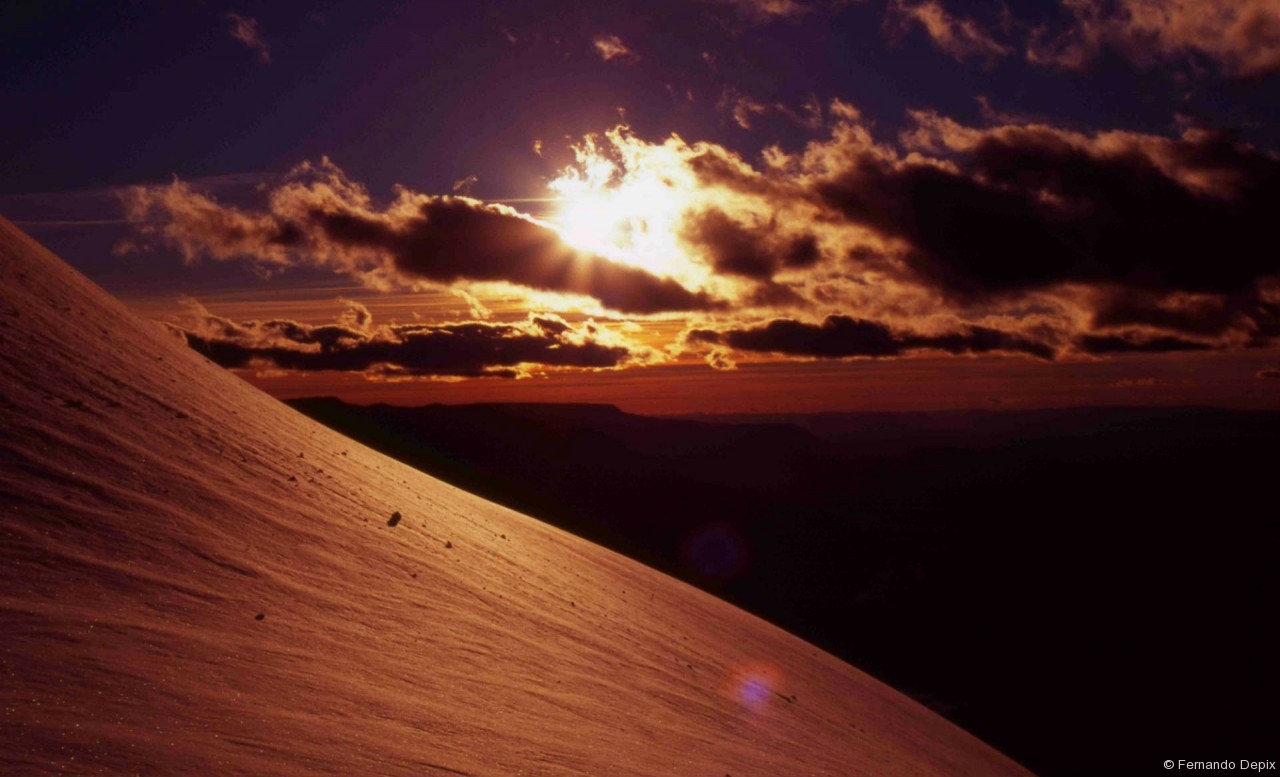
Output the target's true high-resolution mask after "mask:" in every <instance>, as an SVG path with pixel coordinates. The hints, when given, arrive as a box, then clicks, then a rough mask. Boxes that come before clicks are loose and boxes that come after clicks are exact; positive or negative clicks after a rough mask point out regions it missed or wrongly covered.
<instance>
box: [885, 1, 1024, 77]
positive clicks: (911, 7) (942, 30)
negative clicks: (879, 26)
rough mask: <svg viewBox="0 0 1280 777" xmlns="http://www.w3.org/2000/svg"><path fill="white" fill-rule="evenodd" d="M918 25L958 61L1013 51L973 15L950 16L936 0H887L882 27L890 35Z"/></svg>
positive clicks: (988, 60)
mask: <svg viewBox="0 0 1280 777" xmlns="http://www.w3.org/2000/svg"><path fill="white" fill-rule="evenodd" d="M911 27H919V28H920V29H921V30H923V31H924V33H925V34H926V35H928V36H929V39H930V40H931V41H932V42H933V45H934V46H936V47H937V48H938V49H939V50H940V51H942V52H943V53H945V54H948V55H950V56H951V57H952V58H954V59H955V60H956V61H958V62H965V61H967V60H970V59H979V60H982V61H984V62H986V63H988V64H991V63H994V62H995V61H996V60H998V59H1000V58H1001V57H1004V56H1006V55H1008V54H1010V53H1012V52H1013V49H1012V48H1011V47H1009V46H1007V45H1005V44H1003V43H1000V42H999V41H997V40H996V39H995V38H993V37H991V34H990V33H988V32H987V31H986V30H985V29H983V27H982V26H981V25H980V24H978V23H977V22H975V21H974V20H972V19H959V18H957V17H955V16H952V15H951V14H950V13H948V12H947V9H945V8H943V6H942V4H941V3H939V2H937V0H924V1H923V2H914V1H913V0H890V2H889V6H888V10H887V12H886V14H885V19H884V29H885V32H886V33H887V34H888V35H889V36H890V37H891V38H893V39H897V38H901V37H902V36H904V35H905V34H906V33H907V31H908V30H909V29H910V28H911Z"/></svg>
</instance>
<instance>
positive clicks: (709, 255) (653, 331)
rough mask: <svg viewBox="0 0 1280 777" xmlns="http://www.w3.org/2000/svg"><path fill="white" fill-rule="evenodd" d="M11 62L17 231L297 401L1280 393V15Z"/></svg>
mask: <svg viewBox="0 0 1280 777" xmlns="http://www.w3.org/2000/svg"><path fill="white" fill-rule="evenodd" d="M0 70H2V71H3V72H4V73H5V74H6V77H5V78H4V79H3V81H2V82H0V111H3V113H4V115H5V116H6V117H9V118H8V120H7V121H5V122H3V126H0V214H3V215H5V216H6V217H7V218H9V219H11V220H13V221H14V222H15V223H16V224H18V226H20V227H22V228H23V229H25V230H26V231H28V232H29V233H30V234H32V235H33V236H34V237H36V238H37V239H38V240H40V241H41V242H43V243H44V244H45V245H46V246H48V247H49V248H50V249H51V250H53V251H54V252H55V253H57V254H58V255H60V256H61V257H63V258H64V259H66V260H67V261H69V262H70V263H71V264H73V265H74V266H76V267H77V268H79V269H80V270H82V271H83V272H85V273H86V274H87V275H89V276H90V277H91V278H93V279H94V280H95V281H97V282H98V283H100V284H102V285H103V286H104V287H105V288H107V290H109V291H111V292H112V293H114V294H116V295H117V296H119V297H121V298H122V299H123V300H125V301H126V302H127V303H128V304H130V305H131V306H133V307H134V308H135V309H137V310H138V311H139V312H141V313H142V314H143V315H146V316H148V317H150V318H154V319H155V320H157V321H159V322H162V324H163V325H164V326H167V327H168V328H169V329H170V330H171V331H173V332H174V334H175V335H176V336H180V337H184V338H185V339H186V340H187V342H188V343H189V344H190V345H191V346H192V347H194V348H196V349H197V350H199V351H201V352H202V353H204V354H206V355H207V356H208V357H209V358H210V359H212V360H213V361H215V362H217V363H219V364H222V365H224V366H226V367H228V368H231V369H234V370H236V371H237V372H238V373H239V374H241V375H242V376H243V377H245V378H246V379H248V380H250V381H251V382H253V383H255V384H257V385H259V386H261V387H262V388H264V389H266V390H267V391H269V392H271V393H273V394H276V395H278V396H282V397H289V396H306V395H338V396H342V397H344V398H347V399H349V400H352V401H359V402H374V401H387V402H393V403H397V404H409V405H412V404H425V403H428V402H465V401H479V400H484V401H539V402H544V401H574V402H609V403H613V404H617V405H619V406H621V407H623V408H624V409H628V410H632V411H635V412H648V413H684V412H752V411H759V412H779V411H805V412H812V411H820V410H940V409H963V408H991V407H1007V408H1022V407H1057V406H1072V405H1109V404H1132V405H1189V404H1196V405H1218V406H1225V407H1249V408H1267V409H1280V349H1278V347H1277V337H1278V336H1280V252H1277V251H1276V250H1275V247H1274V239H1273V236H1272V235H1273V230H1272V224H1271V222H1272V220H1273V218H1274V214H1275V213H1276V212H1277V210H1278V207H1280V122H1277V121H1276V118H1275V117H1277V116H1280V6H1277V5H1276V4H1275V3H1274V2H1273V0H1235V1H1234V2H1229V1H1227V0H1223V1H1222V2H1191V1H1190V0H1055V2H1013V1H1012V0H1009V1H1006V2H984V1H981V0H976V1H971V2H965V3H960V2H958V1H957V0H926V1H924V2H921V1H920V0H887V1H886V0H861V1H852V0H844V1H840V0H828V1H826V2H822V1H820V0H814V1H813V2H806V1H804V0H683V1H682V2H664V1H663V0H653V1H651V2H646V3H634V2H625V3H605V2H592V3H570V2H501V1H495V2H471V3H448V4H446V3H406V2H401V3H378V2H361V3H345V2H328V3H324V2H319V3H306V4H302V3H286V2H271V3H265V2H263V3H251V2H240V3H222V2H206V3H202V4H187V3H165V2H145V1H143V0H137V1H136V2H129V3H100V4H92V7H84V6H83V4H76V3H68V2H29V1H24V0H18V1H17V2H11V3H6V4H5V5H4V6H3V8H0Z"/></svg>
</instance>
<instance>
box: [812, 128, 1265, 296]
mask: <svg viewBox="0 0 1280 777" xmlns="http://www.w3.org/2000/svg"><path fill="white" fill-rule="evenodd" d="M934 119H935V121H938V120H937V119H936V117H934ZM929 131H931V132H932V133H933V135H934V136H935V137H934V139H933V143H934V145H937V146H941V147H944V148H945V149H946V150H947V152H948V153H947V154H946V155H945V156H946V159H947V163H946V164H939V163H937V162H935V161H934V160H923V161H903V160H901V159H898V158H896V157H888V156H886V155H885V154H883V153H876V152H875V149H871V148H867V149H861V150H860V149H857V148H853V149H850V151H851V153H850V154H849V155H848V159H849V162H848V164H846V165H845V166H844V168H843V169H841V170H839V171H838V172H837V173H836V174H834V175H831V176H829V177H828V178H827V179H826V180H824V181H822V182H821V183H820V184H819V185H818V191H819V193H820V195H821V196H822V197H823V198H824V200H825V201H826V202H827V203H829V204H830V205H831V206H832V207H833V208H835V209H836V210H838V211H839V212H840V213H841V214H842V215H843V216H844V217H845V218H847V219H849V220H850V221H852V222H855V223H857V224H860V225H864V226H866V227H869V228H871V229H873V230H875V231H876V232H878V233H880V234H881V235H883V236H885V237H888V238H893V239H898V240H901V241H903V242H904V243H905V244H906V247H907V248H906V254H905V259H906V262H907V264H908V265H909V266H910V268H911V269H912V270H913V271H914V273H916V274H917V275H918V276H919V277H920V278H921V279H923V280H925V281H926V282H928V283H930V284H932V285H936V286H937V287H939V288H941V289H943V290H944V291H946V292H948V293H949V294H951V295H953V296H956V297H959V298H964V299H974V298H981V297H989V296H991V295H995V294H999V293H1002V292H1020V291H1025V290H1029V289H1036V288H1045V287H1048V286H1052V285H1055V284H1061V283H1064V282H1077V283H1097V282H1111V283H1116V284H1121V285H1125V286H1130V287H1135V288H1143V289H1154V290H1180V291H1198V292H1235V293H1238V292H1240V291H1241V290H1243V289H1245V288H1247V287H1248V286H1249V285H1250V284H1251V283H1253V282H1254V281H1255V280H1256V279H1257V278H1259V277H1260V276H1264V275H1267V274H1270V273H1274V272H1277V271H1280V254H1278V253H1277V252H1276V251H1274V250H1272V248H1271V245H1272V242H1273V240H1272V231H1273V221H1274V212H1275V203H1276V202H1280V161H1278V160H1277V159H1275V158H1274V157H1271V156H1268V155H1265V154H1263V153H1261V152H1258V151H1256V150H1254V149H1252V148H1250V147H1248V146H1243V145H1239V144H1236V143H1234V142H1232V141H1231V140H1230V139H1229V138H1227V137H1225V136H1222V135H1215V134H1209V133H1195V134H1190V135H1187V136H1184V137H1183V138H1181V139H1178V140H1169V139H1164V138H1155V137H1152V136H1140V135H1131V134H1126V133H1110V134H1101V135H1097V136H1094V137H1092V138H1086V137H1082V136H1079V135H1075V134H1072V133H1069V132H1066V131H1059V130H1055V129H1052V128H1048V127H1040V126H1030V127H1002V128H998V129H995V130H987V131H979V130H968V129H964V128H958V127H956V126H954V125H951V124H946V123H943V122H942V121H938V123H937V126H935V127H932V128H929Z"/></svg>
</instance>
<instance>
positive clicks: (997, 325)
mask: <svg viewBox="0 0 1280 777" xmlns="http://www.w3.org/2000/svg"><path fill="white" fill-rule="evenodd" d="M827 114H828V116H829V117H830V122H831V123H830V126H829V128H828V130H829V132H830V135H829V137H828V138H826V139H822V140H815V141H811V142H810V143H808V144H807V145H806V146H804V147H803V149H801V150H799V151H795V152H788V151H784V150H782V149H781V148H778V147H768V148H766V149H765V150H764V151H763V153H762V154H761V156H760V158H759V160H758V161H756V162H754V163H753V162H751V161H748V160H747V159H745V158H744V157H742V156H741V155H739V154H736V153H734V152H732V151H730V150H728V149H726V148H724V147H723V146H719V145H717V144H714V143H705V142H701V143H686V142H685V141H683V140H682V139H680V138H678V137H674V136H673V137H671V138H668V139H667V140H665V141H663V142H662V143H648V142H646V141H643V140H640V139H638V138H636V137H634V136H633V135H631V134H629V133H627V132H625V131H616V132H613V133H608V134H607V136H606V137H607V141H608V143H609V144H611V146H612V147H611V148H608V149H604V150H601V149H598V148H597V149H596V150H598V151H600V152H601V154H603V155H604V156H605V157H607V158H608V159H610V160H614V161H612V162H610V163H609V164H608V165H606V167H607V169H608V170H609V171H610V173H609V176H608V182H607V186H609V187H612V186H615V185H616V186H617V187H620V190H621V191H622V192H623V194H624V197H623V201H636V202H640V201H646V202H647V201H661V202H662V203H663V207H664V211H663V213H664V214H665V215H664V220H663V221H661V222H660V223H661V224H662V226H663V231H664V233H665V232H667V231H668V226H669V233H670V234H672V235H675V236H676V237H677V241H676V248H677V249H678V250H677V253H678V254H679V255H680V256H681V260H680V261H681V262H684V263H686V264H687V265H690V268H689V269H688V270H687V271H686V272H682V273H681V274H680V275H679V276H678V277H681V278H693V279H694V280H689V281H687V282H686V285H687V286H689V288H698V289H704V290H708V292H709V293H713V294H714V296H715V297H716V298H717V299H724V300H729V301H730V307H728V308H726V309H722V310H719V311H715V315H716V317H717V319H718V320H719V321H722V322H723V321H726V320H727V319H729V320H732V322H733V323H735V324H738V325H740V328H741V327H750V326H756V325H762V324H763V323H764V322H767V321H769V320H773V319H787V318H794V317H800V318H805V317H807V316H811V315H813V314H814V312H815V311H821V312H823V313H834V314H840V315H845V314H848V313H849V312H850V311H857V314H856V315H857V318H858V319H861V320H865V321H873V322H878V323H880V324H881V325H883V326H885V327H888V328H889V329H890V330H891V331H892V332H893V333H900V332H913V331H917V330H920V331H928V332H934V331H951V332H956V333H959V334H960V335H965V334H974V333H981V329H976V330H973V331H972V332H970V331H968V330H964V329H962V328H961V327H962V326H971V327H979V328H987V329H992V330H996V331H1001V332H1017V333H1022V334H1020V335H1019V336H1022V337H1024V339H1026V340H1027V341H1028V342H1033V343H1037V344H1043V345H1044V346H1045V347H1046V348H1053V349H1056V350H1057V351H1058V352H1059V353H1071V352H1089V351H1091V350H1092V351H1105V352H1108V353H1120V352H1122V351H1141V350H1143V349H1147V350H1152V349H1160V350H1168V349H1169V348H1171V347H1175V346H1176V347H1180V348H1200V347H1204V348H1209V347H1212V348H1229V347H1243V346H1258V345H1265V344H1267V343H1269V342H1271V341H1272V340H1274V339H1275V338H1276V337H1278V336H1280V255H1277V254H1276V253H1275V252H1274V251H1270V250H1269V249H1268V247H1269V246H1270V245H1272V243H1273V242H1274V240H1273V238H1272V231H1273V227H1272V220H1273V217H1272V215H1271V213H1272V203H1274V202H1277V201H1280V159H1277V157H1276V156H1274V155H1272V154H1269V153H1267V152H1263V151H1260V150H1258V149H1256V148H1254V147H1252V146H1249V145H1247V144H1243V143H1240V142H1237V141H1236V140H1234V139H1233V138H1232V137H1230V136H1229V135H1226V134H1224V133H1219V132H1213V131H1208V130H1204V129H1188V130H1187V131H1185V132H1184V133H1183V134H1181V135H1179V136H1170V137H1166V136H1160V135H1152V134H1144V133H1136V132H1129V131H1099V132H1089V133H1086V132H1080V131H1076V130H1071V129H1064V128H1059V127H1054V126H1051V125H1048V124H1045V123H1042V122H1038V121H1032V120H1027V121H1026V123H1017V122H1016V121H1015V119H1016V118H1018V117H1014V116H1008V115H1003V116H996V115H994V114H992V115H991V116H990V117H989V118H990V119H993V120H995V119H1004V120H1005V122H1006V123H1001V124H997V125H995V126H987V127H970V126H966V125H964V124H961V123H960V122H957V121H955V120H954V119H951V118H950V117H947V116H943V115H939V114H937V113H935V112H932V111H911V112H909V114H908V119H909V124H908V126H907V128H906V129H905V130H904V131H902V132H900V133H898V134H897V135H896V136H892V137H888V138H877V137H876V136H875V135H874V134H873V132H872V130H871V128H870V127H869V126H868V124H866V123H864V121H863V119H862V116H861V114H860V113H859V112H858V111H857V110H856V109H855V108H853V107H852V106H848V105H847V104H845V103H841V102H838V101H833V102H832V103H831V105H830V106H829V107H828V109H827ZM599 145H603V144H599ZM593 148H595V147H594V146H593ZM606 152H607V153H606ZM598 162H599V160H596V159H595V158H594V157H592V158H590V159H586V160H583V164H584V170H587V169H594V166H598ZM631 185H635V186H636V189H635V190H634V192H633V193H632V194H633V195H634V196H633V198H632V199H631V200H628V199H627V198H626V194H627V189H626V187H628V186H631ZM650 223H651V224H652V223H655V222H650ZM699 273H701V274H699ZM947 322H950V323H947ZM1134 333H1139V334H1140V336H1134ZM1081 335H1091V336H1094V337H1097V338H1103V339H1099V340H1085V341H1082V340H1080V339H1079V337H1080V336H1081ZM1161 337H1170V338H1178V340H1160V339H1159V338H1161ZM1106 338H1113V339H1106ZM1114 338H1119V339H1118V340H1117V339H1114ZM726 344H727V343H726ZM906 345H916V346H918V347H921V348H922V347H923V346H922V345H919V344H918V343H916V342H914V341H905V340H901V339H900V338H893V342H891V343H890V346H891V348H890V350H891V351H895V352H896V351H898V350H900V349H902V348H903V347H905V346H906ZM936 345H938V347H939V349H940V350H950V351H954V352H980V351H970V350H969V346H968V344H967V343H966V341H964V339H963V338H961V339H960V340H956V341H953V343H952V344H951V346H948V344H947V343H941V342H939V343H937V344H936ZM1015 345H1016V346H1017V347H1015V348H1014V350H1021V351H1022V352H1031V351H1030V350H1029V349H1028V348H1027V347H1026V344H1025V343H1018V344H1015ZM1042 352H1043V351H1042Z"/></svg>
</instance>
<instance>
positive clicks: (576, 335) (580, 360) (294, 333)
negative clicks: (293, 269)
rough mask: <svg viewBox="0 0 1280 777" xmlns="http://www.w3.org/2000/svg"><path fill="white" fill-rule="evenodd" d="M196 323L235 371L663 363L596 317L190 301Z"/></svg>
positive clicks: (207, 351) (478, 373) (413, 372)
mask: <svg viewBox="0 0 1280 777" xmlns="http://www.w3.org/2000/svg"><path fill="white" fill-rule="evenodd" d="M189 304H190V306H191V310H192V313H191V315H190V316H189V317H188V319H189V320H187V321H185V322H183V323H182V324H180V325H171V326H173V328H174V330H175V331H177V332H179V333H180V334H181V335H182V336H183V337H184V338H185V339H186V341H187V344H188V345H190V346H191V348H193V349H195V350H196V351H199V352H200V353H202V354H204V355H205V356H206V357H208V358H209V359H210V360H212V361H213V362H215V363H217V364H219V365H222V366H223V367H227V368H231V369H242V368H250V367H259V366H261V365H264V364H266V365H270V366H272V367H274V368H278V369H283V370H301V371H318V370H337V371H342V372H359V373H365V374H367V375H369V376H371V377H379V376H382V377H431V376H438V377H454V378H458V377H463V378H470V377H501V378H514V377H523V376H527V375H529V374H531V373H533V372H536V371H538V370H539V369H543V368H575V369H587V370H599V369H617V368H621V367H625V366H628V365H633V364H643V363H649V362H652V361H657V360H660V359H661V358H662V357H661V356H660V355H659V354H658V353H657V352H656V351H654V350H653V349H651V348H647V347H644V346H638V345H635V344H632V343H629V342H628V341H626V340H625V339H624V338H623V337H621V336H620V335H618V334H616V333H614V332H611V331H609V330H606V329H603V328H601V327H599V326H597V325H596V324H594V323H591V322H587V323H585V324H580V325H577V326H575V325H572V324H569V323H568V322H566V321H565V320H564V319H562V318H560V317H558V316H554V315H550V314H536V315H535V314H530V315H529V317H528V320H526V321H520V322H515V323H501V324H499V323H488V322H483V321H466V322H460V323H445V324H434V325H428V324H381V325H376V326H375V325H374V324H373V322H372V317H371V316H370V315H369V311H368V309H367V308H365V307H364V306H363V305H360V304H359V303H355V302H348V303H347V309H346V311H345V312H344V313H343V314H342V315H341V316H340V317H339V320H338V323H336V324H326V325H320V326H312V325H308V324H302V323H299V322H297V321H289V320H283V319H276V320H270V321H233V320H231V319H228V318H223V317H221V316H215V315H213V314H211V313H209V312H208V311H207V310H205V309H204V308H203V307H201V306H200V305H199V304H198V303H194V302H193V303H189Z"/></svg>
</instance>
